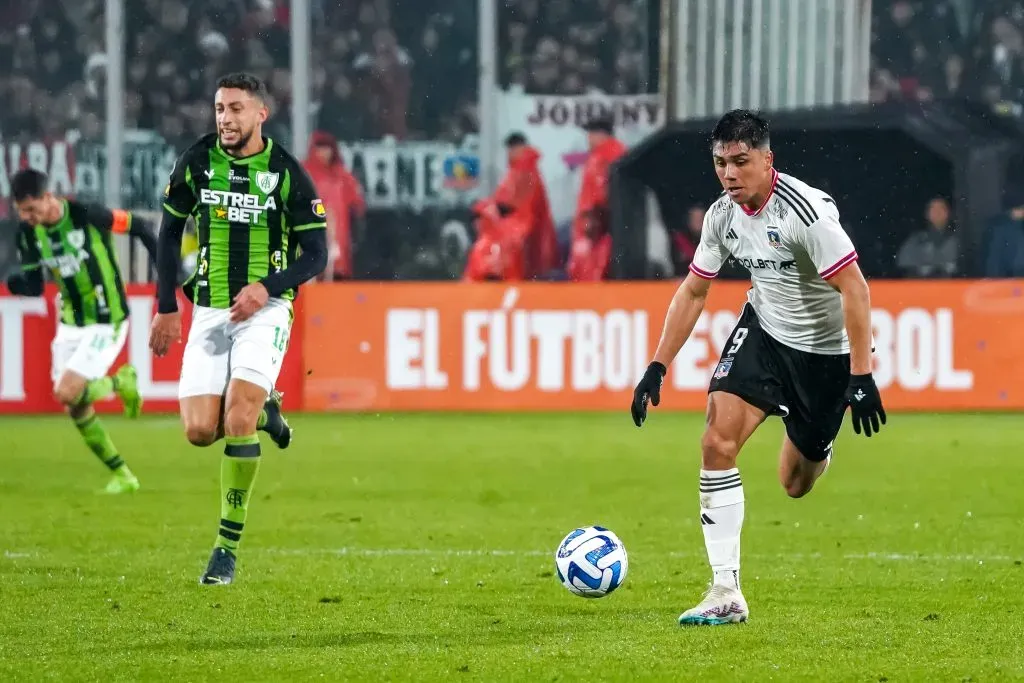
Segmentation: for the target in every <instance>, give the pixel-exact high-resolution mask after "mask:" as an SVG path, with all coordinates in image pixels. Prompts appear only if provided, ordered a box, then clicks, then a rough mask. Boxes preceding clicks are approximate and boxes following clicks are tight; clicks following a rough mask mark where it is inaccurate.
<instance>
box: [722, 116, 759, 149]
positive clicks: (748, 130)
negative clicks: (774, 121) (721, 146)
mask: <svg viewBox="0 0 1024 683" xmlns="http://www.w3.org/2000/svg"><path fill="white" fill-rule="evenodd" d="M768 137H769V136H768V122H767V121H766V120H764V119H763V118H761V117H760V116H758V115H757V114H755V113H754V112H752V111H749V110H747V109H733V110H732V111H731V112H729V113H727V114H726V115H725V116H723V117H722V118H720V119H718V123H717V124H715V129H714V130H713V131H711V145H712V147H713V146H714V145H715V143H718V142H742V143H744V144H746V145H747V146H748V147H750V148H751V149H768V147H769V139H768Z"/></svg>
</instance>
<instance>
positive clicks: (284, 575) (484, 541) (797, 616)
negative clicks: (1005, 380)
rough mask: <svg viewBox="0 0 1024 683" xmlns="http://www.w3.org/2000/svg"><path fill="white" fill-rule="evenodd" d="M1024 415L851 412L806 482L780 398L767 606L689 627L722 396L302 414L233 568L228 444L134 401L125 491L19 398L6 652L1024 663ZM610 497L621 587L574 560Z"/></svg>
mask: <svg viewBox="0 0 1024 683" xmlns="http://www.w3.org/2000/svg"><path fill="white" fill-rule="evenodd" d="M1020 420H1021V418H1020V417H1019V416H1016V415H987V416H979V415H959V416H957V415H941V416H935V415H894V416H891V418H890V423H889V426H888V427H887V428H886V429H885V430H884V431H883V432H882V434H881V435H880V436H878V437H875V438H872V439H870V440H869V439H865V438H863V437H856V436H855V435H854V434H853V432H852V430H851V429H850V426H849V423H847V424H846V425H844V430H843V433H842V435H841V437H840V439H839V441H838V443H837V446H836V455H835V460H834V462H833V465H832V468H831V469H830V470H829V472H828V474H827V475H826V476H825V477H824V478H823V479H822V480H821V481H819V483H818V486H817V487H816V488H815V490H814V491H813V492H812V493H811V494H810V495H809V496H808V497H807V498H804V499H802V500H790V499H788V498H787V497H786V496H785V494H784V493H783V491H782V489H781V487H780V486H779V484H778V482H777V477H776V454H777V450H778V445H779V442H780V439H781V435H782V425H781V423H780V422H778V421H777V420H773V421H771V422H769V423H768V424H767V425H765V427H764V428H762V430H761V431H760V432H759V433H758V434H757V435H755V437H754V439H753V441H752V442H751V443H750V444H749V445H748V447H747V449H746V450H745V452H744V453H743V454H742V456H741V461H740V469H741V472H742V473H743V481H744V485H745V489H746V496H747V518H746V525H745V528H744V535H743V546H742V548H743V575H742V581H743V588H744V593H745V595H746V597H747V599H748V601H749V602H750V608H751V621H750V622H748V623H747V624H743V625H738V626H729V627H718V628H688V629H681V628H679V627H678V626H677V625H676V617H677V615H678V614H679V613H680V612H681V611H683V610H684V609H686V608H689V607H691V606H692V605H693V604H695V603H696V601H697V600H698V599H699V598H700V596H701V593H702V591H703V590H704V588H705V584H706V581H707V579H708V578H709V571H708V569H707V567H706V559H705V557H704V544H703V540H702V536H701V530H700V524H699V520H698V512H697V473H698V468H699V456H698V440H699V436H700V431H701V428H702V423H703V422H702V418H701V417H700V416H698V415H682V414H670V413H664V412H657V411H656V412H654V413H653V415H652V418H651V419H650V420H649V422H648V423H647V425H646V426H645V427H644V428H643V429H642V430H637V429H636V428H635V427H633V425H632V424H631V422H630V419H629V415H628V413H627V412H626V411H625V410H624V411H623V412H622V413H621V414H597V415H593V414H591V415H551V416H547V415H481V416H473V415H419V414H417V415H382V416H306V415H298V416H293V417H292V423H293V425H294V426H295V427H296V428H297V431H296V440H295V441H294V443H293V446H292V448H290V449H289V450H287V451H283V452H282V451H278V450H276V449H275V448H274V447H273V446H272V445H270V444H269V442H266V441H265V442H264V454H265V455H264V459H263V465H262V470H261V471H260V475H259V479H258V480H257V484H256V491H255V494H254V498H253V502H252V504H251V506H250V512H249V520H248V522H247V524H246V535H245V537H244V538H243V541H242V548H241V552H240V556H239V571H238V574H237V577H236V579H237V580H236V583H235V584H234V585H232V586H228V587H200V586H199V585H198V584H197V578H198V576H199V574H200V573H201V571H202V569H203V568H204V566H205V562H206V559H207V557H208V554H209V550H210V547H211V544H212V542H213V539H214V535H215V533H216V523H217V518H218V511H219V510H218V489H217V478H218V467H219V463H218V459H219V457H220V453H221V447H220V446H214V447H211V448H209V449H206V450H202V449H197V448H193V447H190V446H188V445H187V444H186V442H185V440H184V437H183V436H182V434H181V430H180V428H179V425H178V423H177V420H176V418H174V417H143V418H142V419H141V420H140V421H138V422H133V423H129V422H127V421H124V420H121V419H117V418H107V419H106V420H105V421H106V424H107V425H108V427H109V428H110V430H111V433H112V435H113V437H114V439H115V442H116V443H117V444H118V445H119V447H120V450H121V452H122V454H123V456H124V457H125V458H126V459H127V461H128V463H129V465H130V466H131V467H132V469H133V470H134V471H135V472H136V474H137V475H138V476H139V478H140V480H141V481H142V490H141V491H139V492H138V493H137V494H134V495H131V496H126V497H114V498H108V497H103V496H100V495H98V494H96V493H95V492H96V491H97V490H98V489H100V488H101V487H102V486H103V484H104V483H105V481H106V473H105V471H104V470H103V468H102V466H101V465H100V464H99V463H98V462H97V461H95V460H94V459H93V458H92V456H91V455H90V454H89V453H88V452H87V451H86V449H85V447H84V445H83V444H82V443H81V442H80V440H79V438H78V436H77V433H76V432H75V431H74V429H73V427H72V426H71V425H70V423H69V422H68V421H67V420H66V419H63V418H56V417H54V418H7V419H2V420H0V433H2V435H3V436H2V445H0V610H2V611H0V614H2V619H0V680H3V681H21V680H24V681H38V680H62V681H70V680H83V681H86V680H90V681H92V680H94V681H104V682H106V681H117V680H132V681H150V680H154V681H155V680H159V681H172V680H173V681H178V680H180V681H201V680H211V681H221V680H223V681H232V682H233V681H300V680H318V681H319V680H408V681H440V680H450V681H469V680H479V681H505V680H510V681H513V680H514V681H569V680H585V681H588V682H593V681H605V680H621V681H635V680H665V681H683V680H752V681H765V680H779V681H792V680H807V681H886V680H888V681H909V680H916V681H988V680H1011V679H1024V645H1022V643H1024V566H1022V564H1021V562H1022V560H1024V545H1022V544H1024V494H1022V486H1024V458H1022V456H1021V450H1020V448H1021V447H1020V443H1021V441H1020V435H1021V433H1022V432H1021V426H1020V425H1021V422H1020ZM593 523H601V524H604V525H606V526H608V527H609V528H611V529H612V530H614V531H615V532H616V533H617V534H618V535H619V536H620V537H621V538H622V539H623V542H624V543H625V545H626V549H627V551H628V552H629V558H630V570H629V576H628V577H627V579H626V583H625V585H624V586H623V587H622V588H620V589H619V590H618V591H617V592H615V593H613V594H612V595H611V596H609V597H607V598H605V599H602V600H585V599H582V598H578V597H575V596H573V595H571V594H570V593H569V592H568V591H566V590H565V589H564V588H562V587H561V586H560V585H559V583H558V581H557V579H556V578H555V577H554V576H553V569H554V561H553V554H554V550H555V547H556V545H557V544H558V542H559V541H560V540H561V538H562V536H564V535H565V534H566V533H567V532H568V531H570V530H571V529H572V528H574V527H576V526H579V525H586V524H593Z"/></svg>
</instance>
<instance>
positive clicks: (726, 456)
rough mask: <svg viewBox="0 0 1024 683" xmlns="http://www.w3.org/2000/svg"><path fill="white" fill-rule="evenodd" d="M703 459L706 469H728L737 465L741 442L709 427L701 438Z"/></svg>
mask: <svg viewBox="0 0 1024 683" xmlns="http://www.w3.org/2000/svg"><path fill="white" fill-rule="evenodd" d="M700 449H701V461H702V464H703V467H704V469H706V470H728V469H732V468H733V467H735V466H736V456H737V455H739V442H738V441H737V439H736V438H734V437H730V436H728V435H726V434H722V433H721V432H720V431H719V430H717V429H715V428H713V427H709V428H708V429H707V430H706V431H705V432H704V436H703V437H702V438H701V440H700Z"/></svg>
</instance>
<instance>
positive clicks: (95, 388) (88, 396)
mask: <svg viewBox="0 0 1024 683" xmlns="http://www.w3.org/2000/svg"><path fill="white" fill-rule="evenodd" d="M112 393H114V378H113V377H100V378H99V379H94V380H92V381H91V382H89V383H88V384H86V385H85V390H84V391H83V392H82V395H81V396H80V397H79V398H78V403H79V404H89V405H92V404H93V403H95V402H96V401H102V400H103V399H105V398H106V397H107V396H110V395H111V394H112Z"/></svg>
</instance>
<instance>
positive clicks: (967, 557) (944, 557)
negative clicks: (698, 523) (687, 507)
mask: <svg viewBox="0 0 1024 683" xmlns="http://www.w3.org/2000/svg"><path fill="white" fill-rule="evenodd" d="M245 553H246V554H247V555H248V554H253V555H260V554H263V555H279V556H296V557H303V556H310V555H321V556H323V555H327V556H331V555H333V556H339V557H545V558H551V557H554V551H544V550H503V549H481V548H466V549H459V548H349V547H341V548H259V547H256V548H252V547H250V548H249V549H247V550H246V551H245ZM103 554H104V555H107V556H119V557H124V556H128V555H131V554H134V551H131V550H128V549H125V550H115V551H108V552H105V553H103ZM45 555H46V553H45V552H44V553H40V552H37V551H19V550H5V551H3V554H2V555H0V558H2V559H5V560H18V559H26V558H34V557H40V556H45ZM639 557H642V558H653V559H664V558H669V559H706V555H705V554H704V553H703V552H696V551H694V552H690V553H685V552H667V553H643V554H640V555H639ZM743 557H744V559H755V560H790V561H794V562H803V561H808V560H825V561H828V560H830V559H840V560H850V561H855V560H859V561H873V562H937V563H942V562H946V563H957V562H972V563H977V564H984V563H985V562H1014V561H1024V555H1018V556H1014V555H973V554H934V553H928V554H917V553H889V552H874V553H843V554H840V555H826V554H824V553H775V554H771V553H745V554H744V555H743Z"/></svg>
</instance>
